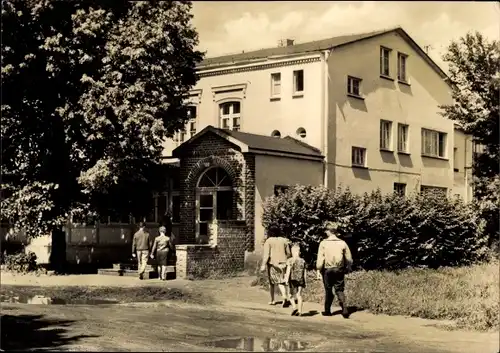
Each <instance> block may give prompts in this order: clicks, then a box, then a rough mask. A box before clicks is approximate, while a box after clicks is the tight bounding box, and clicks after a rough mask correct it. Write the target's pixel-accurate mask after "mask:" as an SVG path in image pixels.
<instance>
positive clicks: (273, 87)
mask: <svg viewBox="0 0 500 353" xmlns="http://www.w3.org/2000/svg"><path fill="white" fill-rule="evenodd" d="M276 78H277V79H276ZM276 87H279V92H276ZM281 88H282V87H281V72H273V73H271V98H279V97H281Z"/></svg>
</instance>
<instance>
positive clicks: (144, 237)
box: [132, 222, 153, 279]
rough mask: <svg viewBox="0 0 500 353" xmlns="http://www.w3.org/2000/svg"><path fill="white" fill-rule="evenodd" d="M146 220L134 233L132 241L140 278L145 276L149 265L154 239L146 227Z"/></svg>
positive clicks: (133, 254)
mask: <svg viewBox="0 0 500 353" xmlns="http://www.w3.org/2000/svg"><path fill="white" fill-rule="evenodd" d="M144 228H145V224H144V222H140V223H139V230H138V231H137V232H136V233H135V234H134V239H133V241H132V256H133V257H136V256H137V270H138V272H139V279H143V278H144V272H145V271H146V266H147V265H148V258H149V251H150V250H151V246H152V245H153V241H152V239H151V236H150V235H149V233H148V232H147V231H146V230H145V229H144Z"/></svg>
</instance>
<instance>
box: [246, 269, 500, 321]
mask: <svg viewBox="0 0 500 353" xmlns="http://www.w3.org/2000/svg"><path fill="white" fill-rule="evenodd" d="M308 277H309V281H308V288H307V289H306V291H305V293H304V297H305V298H304V299H305V300H306V301H311V302H318V303H322V302H323V295H324V292H323V285H322V283H321V281H318V280H315V277H316V276H315V274H314V273H312V272H311V273H309V274H308ZM253 285H259V286H262V287H264V288H267V287H268V282H267V278H266V277H265V275H264V274H260V275H259V276H258V278H257V279H256V281H255V282H254V283H253ZM499 292H500V289H499V263H498V262H497V261H495V262H491V263H485V264H480V265H473V266H466V267H458V268H441V269H437V270H432V269H407V270H401V271H397V272H389V271H359V272H354V273H351V274H349V275H348V276H347V280H346V295H347V301H348V305H352V306H357V307H360V308H364V309H366V310H369V311H370V312H372V313H381V314H388V315H405V316H414V317H420V318H425V319H440V320H454V321H455V322H456V323H457V327H459V328H467V329H473V330H479V331H486V330H498V329H500V323H499V321H500V319H499V312H500V305H499V301H498V298H499V295H500V293H499Z"/></svg>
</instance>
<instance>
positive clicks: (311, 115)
mask: <svg viewBox="0 0 500 353" xmlns="http://www.w3.org/2000/svg"><path fill="white" fill-rule="evenodd" d="M314 60H315V61H314V62H307V60H304V59H303V58H301V60H297V59H293V58H288V59H286V61H287V62H289V64H287V65H286V66H283V63H284V62H285V59H280V60H277V59H275V60H267V61H265V62H264V63H263V64H259V65H260V67H259V68H258V69H256V70H252V71H243V72H235V73H227V74H222V75H214V76H205V75H207V72H206V71H203V70H202V71H200V75H201V78H200V80H199V81H198V83H197V84H196V86H195V87H193V91H197V90H201V95H200V97H199V98H197V99H195V100H194V101H199V105H198V119H197V129H196V130H197V131H201V130H202V129H203V128H205V127H206V126H208V125H212V126H215V127H219V108H218V105H219V103H220V102H221V101H224V100H226V101H227V100H231V99H233V98H234V99H235V100H241V131H243V132H248V133H254V134H260V135H266V136H270V135H271V133H272V132H273V130H279V131H280V132H281V136H282V137H285V136H287V135H289V136H292V137H297V135H296V131H297V129H298V128H299V127H303V128H305V129H306V132H307V136H306V138H305V139H302V140H303V141H304V142H306V143H308V144H310V145H312V146H314V147H317V148H321V147H322V146H321V131H322V130H321V98H322V96H321V92H322V91H321V89H322V87H321V63H320V62H319V56H318V55H316V56H315V59H314ZM254 65H255V64H254ZM264 65H267V66H264ZM247 66H248V65H247ZM269 66H273V67H269ZM232 67H233V68H234V67H236V66H232ZM241 70H242V69H241V68H240V69H239V71H241ZM294 70H304V94H303V96H302V97H294V96H293V94H292V93H293V92H292V91H293V71H294ZM278 72H280V73H281V96H280V100H275V99H271V74H272V73H278ZM231 85H242V86H234V87H236V88H237V89H234V90H233V91H231V92H220V93H215V94H214V93H213V91H212V89H213V88H214V87H220V86H231ZM241 87H244V89H240V88H241ZM298 138H299V139H301V138H300V137H298ZM173 148H175V144H174V142H173V140H172V139H169V140H167V141H165V143H164V151H163V154H164V155H165V156H169V155H171V151H172V150H173Z"/></svg>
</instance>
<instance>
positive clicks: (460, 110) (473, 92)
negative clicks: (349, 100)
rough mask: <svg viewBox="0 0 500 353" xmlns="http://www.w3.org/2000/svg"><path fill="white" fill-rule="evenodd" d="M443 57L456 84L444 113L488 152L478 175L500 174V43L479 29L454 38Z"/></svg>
mask: <svg viewBox="0 0 500 353" xmlns="http://www.w3.org/2000/svg"><path fill="white" fill-rule="evenodd" d="M443 59H444V60H445V61H446V62H447V63H448V64H449V76H450V78H451V81H452V82H453V84H454V88H453V92H452V95H453V101H454V102H453V104H451V105H447V106H443V107H442V109H443V115H444V116H446V117H447V118H449V119H451V120H454V121H455V122H457V123H458V124H459V125H460V126H461V127H462V128H463V129H464V130H465V132H466V133H468V134H471V135H473V136H474V139H475V141H476V142H478V143H479V144H481V145H484V147H485V150H484V153H483V154H482V155H481V156H480V157H479V158H478V159H477V160H476V161H475V165H474V168H473V172H474V175H475V176H476V177H479V178H482V177H486V178H491V177H494V176H496V175H498V173H499V161H500V160H499V156H500V154H499V150H500V145H499V131H500V130H499V129H500V125H499V115H498V114H499V107H498V105H499V98H500V91H499V89H500V73H499V69H500V43H499V42H498V41H495V40H494V41H488V40H487V39H486V38H484V37H483V35H482V34H481V33H479V32H475V33H467V34H466V35H465V37H461V38H460V39H459V40H458V41H453V42H452V43H451V44H450V46H449V47H448V51H447V52H446V53H445V55H444V56H443Z"/></svg>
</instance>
